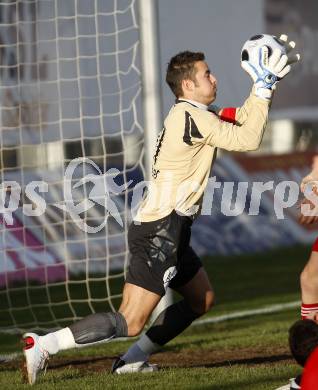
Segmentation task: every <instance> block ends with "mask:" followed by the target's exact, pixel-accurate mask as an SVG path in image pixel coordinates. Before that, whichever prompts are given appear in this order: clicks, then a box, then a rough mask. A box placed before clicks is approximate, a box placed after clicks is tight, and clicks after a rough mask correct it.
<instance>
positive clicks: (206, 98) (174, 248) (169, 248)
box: [23, 36, 299, 384]
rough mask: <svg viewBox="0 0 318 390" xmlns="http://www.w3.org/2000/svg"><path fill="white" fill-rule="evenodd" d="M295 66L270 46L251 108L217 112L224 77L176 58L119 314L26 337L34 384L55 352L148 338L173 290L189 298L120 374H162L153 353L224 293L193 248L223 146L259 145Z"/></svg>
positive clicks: (195, 57)
mask: <svg viewBox="0 0 318 390" xmlns="http://www.w3.org/2000/svg"><path fill="white" fill-rule="evenodd" d="M281 39H282V41H283V42H284V43H285V45H286V47H288V51H289V49H292V48H293V47H294V43H293V42H290V43H288V42H287V37H286V36H282V37H281ZM295 58H296V59H297V60H298V59H299V56H298V57H295ZM295 58H294V59H295ZM294 59H293V60H292V61H294ZM290 62H291V58H289V57H288V56H287V55H285V54H282V53H281V52H280V51H279V50H278V51H274V52H273V54H272V55H271V56H270V57H269V56H268V50H267V48H266V47H262V48H260V64H259V68H260V69H259V71H256V69H255V68H254V67H252V66H249V64H248V63H246V64H244V65H243V67H244V69H245V70H246V71H247V72H248V73H249V74H250V76H251V77H252V79H253V81H254V87H253V89H252V92H251V94H250V96H249V97H248V99H247V100H246V101H245V103H244V105H243V106H242V107H241V108H239V109H234V108H231V109H224V110H219V109H216V108H214V109H213V110H214V112H211V111H210V110H209V109H208V106H209V105H210V104H211V103H212V102H213V101H214V100H215V98H216V92H217V81H216V78H215V77H214V76H213V75H212V73H211V72H210V70H209V67H208V65H207V63H206V62H205V57H204V54H203V53H200V52H199V53H198V52H189V51H185V52H182V53H179V54H177V55H176V56H174V57H173V58H172V59H171V60H170V63H169V65H168V68H167V74H166V81H167V83H168V85H169V87H170V88H171V90H172V92H173V94H174V95H175V96H176V103H175V105H174V106H173V107H172V108H171V110H170V112H169V114H168V116H167V117H166V119H165V122H164V127H163V130H162V131H161V133H160V134H159V136H158V140H157V145H156V148H155V151H154V155H153V169H152V180H151V183H150V186H149V189H148V194H147V197H146V199H145V200H144V201H143V203H142V205H141V207H140V208H139V210H138V213H137V216H136V217H135V221H134V222H133V223H132V225H131V226H130V228H129V233H128V241H129V250H130V254H131V260H130V264H129V269H128V273H127V278H126V281H125V285H124V288H123V298H122V303H121V305H120V307H119V310H118V312H115V313H113V312H108V313H94V314H91V315H89V316H87V317H85V318H83V319H82V320H80V321H77V322H75V323H73V324H72V325H70V326H68V327H66V328H63V329H61V330H58V331H56V332H52V333H48V334H47V335H45V336H38V335H36V334H35V333H26V334H25V335H24V336H23V339H24V355H25V359H26V364H25V367H26V372H27V377H28V381H29V383H30V384H33V383H34V382H35V381H36V377H37V374H38V372H39V371H40V370H41V369H43V368H44V367H45V364H46V361H47V359H48V357H49V355H54V354H56V353H57V352H59V351H61V350H66V349H69V348H75V347H82V346H88V345H92V344H96V343H101V342H106V341H109V340H112V339H114V338H117V337H127V336H136V335H138V334H139V333H140V332H141V331H142V329H143V328H144V326H145V324H146V322H147V320H148V319H149V317H150V315H151V313H152V311H153V310H154V308H155V307H156V306H157V304H158V302H159V301H160V299H161V297H162V296H163V295H164V294H165V289H166V288H167V286H168V285H169V286H170V287H171V288H173V289H174V290H176V291H177V292H178V293H180V294H181V296H182V297H183V299H182V300H181V301H179V302H177V303H174V304H173V305H171V306H170V307H168V308H167V309H165V310H164V311H163V312H162V313H161V314H160V315H159V316H158V318H157V319H156V320H155V322H154V323H153V325H152V326H151V328H150V329H149V330H148V331H147V333H146V334H145V335H144V336H143V337H142V338H141V339H140V340H139V341H138V343H137V344H135V345H133V346H132V347H131V348H130V350H129V351H128V352H127V353H126V354H125V355H124V356H123V357H122V358H121V359H118V360H117V361H116V362H115V364H114V367H113V371H114V372H118V373H120V372H127V371H128V372H134V371H147V370H148V371H151V370H153V369H154V368H153V367H152V366H151V365H149V364H148V363H147V359H148V357H149V355H150V354H151V353H152V352H154V351H155V350H156V349H157V348H158V347H159V346H163V345H165V344H166V343H168V342H169V341H170V340H172V339H173V338H174V337H176V336H177V335H178V334H180V333H181V332H182V331H183V330H184V329H186V328H187V327H188V326H189V325H190V324H191V323H192V322H193V321H194V320H195V319H196V318H198V317H200V316H201V315H203V314H204V313H206V312H207V311H208V310H209V309H210V308H211V306H212V304H213V300H214V294H213V290H212V287H211V284H210V281H209V279H208V276H207V273H206V271H205V270H204V268H203V267H202V264H201V262H200V259H199V258H198V256H197V255H196V254H195V252H194V250H193V249H192V248H191V246H190V236H191V225H192V222H193V219H194V218H195V216H196V215H197V214H198V213H199V209H200V204H201V200H202V197H203V192H204V190H205V187H206V185H207V182H208V178H209V174H210V170H211V166H212V164H213V161H214V159H215V156H216V151H217V148H218V147H219V148H223V149H225V150H229V151H231V150H233V151H242V152H245V151H250V150H255V149H257V148H258V147H259V145H260V143H261V141H262V137H263V133H264V130H265V127H266V122H267V117H268V111H269V107H270V104H271V98H272V93H273V89H274V88H275V87H276V84H277V82H278V81H279V80H280V79H282V78H283V77H284V76H285V75H286V74H287V73H288V72H289V71H290V69H291V65H290Z"/></svg>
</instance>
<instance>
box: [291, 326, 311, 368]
mask: <svg viewBox="0 0 318 390" xmlns="http://www.w3.org/2000/svg"><path fill="white" fill-rule="evenodd" d="M289 347H290V351H291V353H292V355H293V357H294V359H295V360H296V362H297V363H298V364H300V365H301V366H303V367H304V366H305V364H306V361H307V359H308V358H309V356H310V354H311V353H312V352H313V350H314V349H315V348H316V347H318V324H317V323H316V322H315V321H313V320H308V319H307V320H299V321H296V322H295V323H294V324H293V325H292V326H291V328H290V329H289Z"/></svg>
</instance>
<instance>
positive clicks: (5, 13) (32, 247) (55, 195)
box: [0, 0, 318, 330]
mask: <svg viewBox="0 0 318 390" xmlns="http://www.w3.org/2000/svg"><path fill="white" fill-rule="evenodd" d="M148 8H149V9H148ZM317 11H318V5H317V3H316V2H315V1H314V0H305V1H303V2H301V3H300V2H299V1H296V0H241V1H231V0H223V1H222V2H220V1H216V0H215V1H214V0H197V1H196V2H193V1H192V0H157V1H155V0H145V1H143V0H140V1H137V0H136V1H135V0H117V1H115V0H94V1H93V0H68V1H62V0H25V1H24V0H20V1H13V0H3V1H1V2H0V20H1V24H0V81H1V82H0V99H1V107H0V123H1V132H0V142H1V159H0V172H1V183H2V187H1V189H2V193H1V194H2V197H1V202H2V203H1V210H2V213H1V216H0V223H1V227H0V228H1V239H0V298H1V299H0V314H1V313H2V315H1V316H0V328H1V329H3V330H5V329H8V328H10V327H12V326H13V327H15V328H16V329H25V328H28V327H30V326H33V327H38V328H40V329H43V328H48V327H52V326H55V325H56V324H59V325H61V324H63V323H69V321H70V320H73V319H74V318H79V317H81V316H82V315H84V314H85V313H87V312H91V311H94V310H98V309H100V308H103V309H105V303H106V304H107V305H109V307H110V308H111V309H114V308H115V307H116V305H117V304H118V301H119V299H120V287H121V284H122V282H123V280H124V274H125V266H126V265H127V261H128V248H127V227H128V225H129V223H130V222H131V211H130V204H131V198H132V190H133V188H134V186H135V185H136V184H137V183H138V182H140V181H141V180H144V179H146V178H147V172H148V169H149V166H148V165H149V164H148V163H149V160H150V159H151V154H150V150H151V145H152V142H151V141H153V140H154V139H155V137H156V134H157V133H158V131H159V130H160V129H161V126H162V120H163V118H164V116H165V115H166V114H167V113H168V110H169V109H170V107H171V105H172V104H173V102H174V98H173V96H172V94H171V92H170V90H169V89H168V87H167V85H166V84H165V81H164V79H165V71H166V65H167V63H168V61H169V59H170V58H171V56H173V55H174V54H176V53H177V52H179V51H182V50H193V51H203V52H204V53H205V54H206V59H207V62H208V63H209V66H210V69H211V72H212V73H213V74H214V75H215V76H216V77H217V79H218V96H217V101H216V102H215V103H216V104H217V105H218V106H221V107H235V106H240V105H241V104H242V103H243V102H244V99H245V98H246V97H247V96H248V94H249V92H250V88H251V81H250V79H249V77H248V75H247V74H245V72H244V71H243V70H242V69H241V67H240V50H241V47H242V45H243V44H244V42H245V41H246V40H247V39H248V38H250V37H251V36H253V35H255V34H259V33H267V34H275V35H280V34H281V33H285V34H288V36H289V37H290V38H291V39H293V40H295V41H296V43H297V51H299V53H300V54H301V57H302V61H301V63H300V64H298V65H296V66H295V69H293V72H292V73H291V74H290V75H289V76H288V77H287V78H286V79H285V80H284V82H282V83H281V85H279V86H278V91H277V93H276V94H275V99H274V102H273V105H272V110H271V114H270V121H269V124H268V128H267V131H266V133H265V136H264V140H263V143H262V145H261V148H260V150H258V151H257V152H253V153H248V154H233V153H231V154H228V153H225V152H223V151H219V156H218V159H217V161H216V164H215V167H214V170H213V172H212V176H216V178H217V180H219V181H221V182H224V181H233V182H234V183H235V185H234V189H233V194H232V195H233V196H232V200H231V201H230V203H231V205H232V206H233V207H234V206H235V204H236V203H237V202H240V200H239V199H236V191H237V186H236V183H237V182H239V181H244V182H247V183H249V186H248V192H247V202H246V204H245V206H244V207H243V211H242V213H239V215H235V213H233V216H231V217H229V216H224V215H223V213H221V207H220V205H221V200H222V196H223V187H222V186H221V188H220V189H217V190H215V195H214V200H213V207H212V216H201V217H199V218H198V220H197V221H196V223H195V224H194V228H193V246H194V247H195V249H196V250H197V251H198V253H199V254H200V255H209V256H210V255H233V254H244V253H253V252H260V251H264V250H268V249H273V248H277V247H286V246H291V245H294V244H296V243H310V242H312V241H313V240H314V238H315V236H316V233H315V231H313V229H307V228H304V227H302V226H300V225H299V224H298V221H297V210H296V207H295V206H294V207H288V208H286V209H285V210H284V218H283V219H278V218H277V215H276V214H275V210H274V202H273V200H274V193H275V188H276V186H277V184H279V183H280V182H281V181H283V180H290V181H294V182H297V183H299V182H300V180H301V178H302V177H303V176H304V175H305V174H307V173H308V172H309V171H310V165H311V160H312V156H313V155H314V154H315V153H316V148H317V137H318V136H317V134H318V131H317V130H318V125H317V123H318V88H317V87H318V77H317V76H318V58H317V51H316V48H317V44H318V31H317V25H316V21H315V15H317ZM147 12H148V13H147ZM149 71H150V74H149ZM151 71H152V72H151ZM316 88H317V89H316ZM149 107H150V108H149ZM79 157H81V158H82V160H81V161H80V163H79V164H78V166H77V167H76V170H75V171H74V174H73V177H72V184H76V183H78V181H79V180H80V179H81V178H83V177H85V176H87V175H99V176H100V175H101V176H104V177H106V176H107V175H108V173H107V172H108V171H109V169H111V168H115V169H117V170H118V172H119V173H118V174H117V175H116V176H115V177H114V181H115V182H116V183H117V184H118V185H122V186H125V188H126V189H125V191H123V193H122V194H121V195H116V194H113V193H108V192H107V191H108V189H107V188H106V187H105V188H104V195H105V197H110V198H111V199H112V200H113V201H114V202H115V204H116V206H117V209H118V210H119V213H120V216H121V218H122V221H123V225H122V226H121V225H120V224H118V222H117V221H116V220H115V219H114V218H113V217H112V216H111V215H109V214H108V212H107V210H106V209H105V207H103V205H102V204H100V203H98V202H95V203H94V205H93V206H91V207H89V208H87V209H85V210H84V211H83V212H82V213H81V214H79V215H78V218H79V219H81V220H82V221H84V223H85V224H87V225H88V226H92V227H99V226H100V225H101V224H103V226H104V225H105V226H104V227H103V228H102V229H101V230H99V231H98V232H97V233H95V234H89V233H87V232H85V231H83V230H82V229H80V228H79V226H78V225H77V224H76V223H75V222H74V220H73V219H72V218H71V216H70V214H69V213H68V212H67V210H66V209H65V208H64V209H63V205H64V202H65V196H64V195H65V194H64V184H65V180H64V173H65V169H66V167H67V165H68V164H69V162H70V161H71V160H72V159H74V158H79ZM91 162H94V163H95V165H93V164H92V163H91ZM147 164H148V165H147ZM271 180H273V181H274V187H273V190H270V191H267V192H265V193H264V194H263V197H262V200H261V207H260V215H258V216H251V215H249V212H248V211H249V201H250V194H251V188H252V183H253V182H255V181H259V182H267V181H271ZM31 181H37V182H40V181H44V182H46V183H48V188H47V191H45V190H43V189H42V190H40V189H39V188H37V189H36V192H37V193H38V195H39V196H41V197H42V198H43V199H44V200H45V205H46V209H45V212H44V213H37V212H36V210H37V202H36V201H35V200H34V199H30V197H29V196H28V193H27V191H26V186H27V184H28V183H30V182H31ZM130 181H131V182H130ZM129 183H130V184H129ZM93 187H94V183H92V182H89V181H88V182H87V183H82V185H80V186H77V187H76V188H73V190H72V194H73V199H74V202H75V203H79V202H81V201H83V200H85V199H92V197H91V195H90V194H91V190H92V189H93ZM287 195H288V191H287V192H286V194H282V201H283V200H284V197H285V196H287ZM93 200H94V199H93ZM23 204H31V205H32V206H33V211H34V213H33V214H32V213H29V214H31V215H26V213H25V212H24V210H23ZM10 209H11V211H12V212H11V211H10ZM5 210H6V212H7V213H8V210H9V215H12V218H13V219H12V222H11V223H9V222H10V221H9V219H8V217H6V213H5Z"/></svg>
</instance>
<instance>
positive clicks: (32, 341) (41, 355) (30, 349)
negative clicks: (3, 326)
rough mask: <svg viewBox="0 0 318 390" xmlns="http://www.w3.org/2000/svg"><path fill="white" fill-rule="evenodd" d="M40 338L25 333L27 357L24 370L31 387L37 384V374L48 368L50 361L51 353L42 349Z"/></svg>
mask: <svg viewBox="0 0 318 390" xmlns="http://www.w3.org/2000/svg"><path fill="white" fill-rule="evenodd" d="M39 338H40V337H39V336H38V335H37V334H35V333H25V334H24V335H23V339H22V340H23V344H24V346H23V354H24V357H25V363H24V366H23V368H24V372H25V374H26V375H25V376H26V378H27V381H28V382H29V384H30V385H33V384H34V383H35V381H36V377H37V374H38V373H39V371H41V370H43V369H45V368H46V366H47V361H48V360H49V353H48V352H47V351H46V350H44V349H43V348H42V347H41V345H40V343H39Z"/></svg>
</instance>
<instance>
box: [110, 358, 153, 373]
mask: <svg viewBox="0 0 318 390" xmlns="http://www.w3.org/2000/svg"><path fill="white" fill-rule="evenodd" d="M158 370H159V367H158V365H157V364H150V363H148V362H135V363H127V364H126V363H125V361H124V360H122V359H121V358H117V359H116V360H115V361H114V363H113V366H112V374H131V373H134V372H143V373H147V372H155V371H158Z"/></svg>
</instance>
